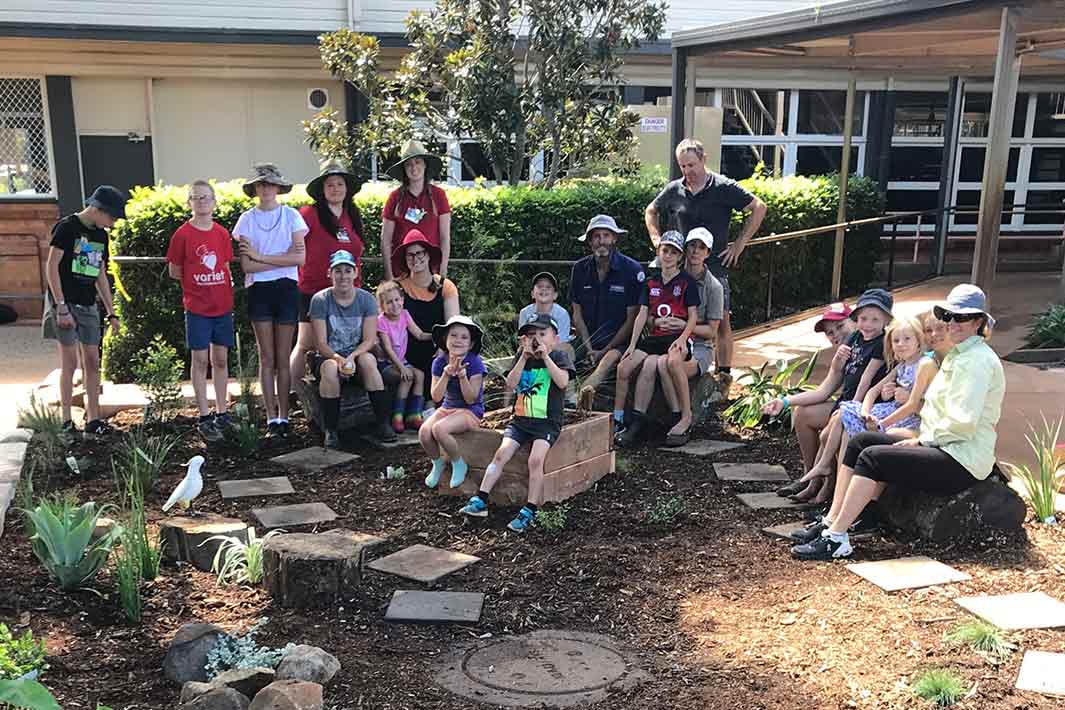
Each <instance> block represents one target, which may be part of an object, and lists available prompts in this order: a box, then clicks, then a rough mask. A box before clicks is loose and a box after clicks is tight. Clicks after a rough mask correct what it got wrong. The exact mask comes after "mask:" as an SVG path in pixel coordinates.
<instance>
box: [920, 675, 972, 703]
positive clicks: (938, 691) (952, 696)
mask: <svg viewBox="0 0 1065 710" xmlns="http://www.w3.org/2000/svg"><path fill="white" fill-rule="evenodd" d="M966 690H967V688H966V686H965V682H964V681H962V679H961V678H959V677H958V676H957V675H955V674H954V673H953V672H951V671H949V670H946V669H944V668H934V669H932V670H928V671H925V672H924V673H922V674H921V675H920V676H918V677H917V680H916V682H914V684H913V692H914V693H916V694H917V696H918V697H920V698H922V699H924V700H929V701H931V702H933V703H935V704H936V705H938V706H940V707H946V706H947V705H953V704H954V703H956V702H958V701H959V700H961V698H962V696H963V695H965V692H966Z"/></svg>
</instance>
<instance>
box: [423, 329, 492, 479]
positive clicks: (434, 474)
mask: <svg viewBox="0 0 1065 710" xmlns="http://www.w3.org/2000/svg"><path fill="white" fill-rule="evenodd" d="M483 337H484V334H483V332H482V331H481V329H480V328H479V327H478V326H477V324H476V323H474V322H473V321H472V320H470V319H469V318H467V317H466V316H452V317H451V318H448V320H447V323H444V324H443V325H435V326H433V342H434V343H435V344H436V347H437V348H439V349H440V350H443V351H444V354H443V355H437V356H436V359H434V360H433V382H432V387H431V388H430V390H429V394H430V395H431V396H432V398H433V401H434V402H439V401H440V400H443V404H441V405H440V406H439V407H438V408H437V409H436V411H434V412H433V414H432V416H430V417H429V418H428V419H426V420H425V423H424V424H422V426H421V429H419V430H418V440H419V441H420V442H421V445H422V448H423V449H425V453H427V454H429V458H431V459H432V461H433V468H432V470H430V471H429V475H428V476H426V477H425V485H426V486H428V487H429V488H436V485H437V484H438V483H440V476H441V475H442V474H443V473H444V466H445V465H447V461H448V460H450V461H451V484H450V485H451V487H452V488H458V487H459V486H460V485H462V482H463V481H464V480H466V469H467V465H466V461H465V460H463V458H462V454H461V452H460V451H459V445H458V442H457V441H455V435H456V434H461V433H462V432H464V431H470V430H471V429H476V428H477V427H479V426H480V425H481V419H482V418H483V417H484V373H485V372H487V369H486V368H485V366H484V361H483V360H481V358H480V356H479V353H480V352H481V341H482V339H483Z"/></svg>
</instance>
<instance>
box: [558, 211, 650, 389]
mask: <svg viewBox="0 0 1065 710" xmlns="http://www.w3.org/2000/svg"><path fill="white" fill-rule="evenodd" d="M621 234H625V230H624V229H621V228H620V227H618V225H617V222H615V221H614V218H613V217H610V216H608V215H603V214H600V215H596V216H595V217H592V219H591V220H590V221H589V222H588V228H587V229H586V230H584V236H581V237H578V239H579V241H582V242H583V241H587V242H588V245H589V246H590V247H591V249H592V253H591V255H589V256H586V257H584V258H583V259H581V260H580V261H578V262H577V263H576V264H574V265H573V274H572V276H571V278H570V294H569V297H570V303H571V304H572V305H573V327H574V328H575V329H576V331H577V338H578V343H579V345H580V346H582V350H583V356H584V357H585V358H586V359H587V362H588V366H589V367H592V368H594V370H593V372H592V374H591V375H589V376H588V377H587V378H586V379H585V380H584V386H583V387H581V392H580V401H581V406H583V407H586V408H591V405H592V400H593V399H594V397H595V388H596V387H597V386H598V385H599V383H600V382H602V381H603V379H604V378H605V377H606V376H607V375H608V374H610V372H611V370H613V369H614V368H615V367H617V364H618V360H620V359H621V353H622V351H623V350H624V349H625V346H626V345H628V342H629V336H630V335H631V334H632V323H633V321H634V320H635V319H636V310H637V308H638V306H639V299H640V288H641V286H642V285H643V281H644V273H643V267H642V266H640V264H639V262H637V261H636V260H634V259H630V258H629V257H627V256H625V255H624V254H622V253H621V252H619V251H618V250H617V248H616V245H617V239H618V236H619V235H621Z"/></svg>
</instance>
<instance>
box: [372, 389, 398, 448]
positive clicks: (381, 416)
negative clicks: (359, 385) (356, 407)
mask: <svg viewBox="0 0 1065 710" xmlns="http://www.w3.org/2000/svg"><path fill="white" fill-rule="evenodd" d="M367 394H368V395H370V404H372V405H373V413H374V418H375V419H376V420H377V426H376V428H375V430H374V435H375V436H376V437H377V440H378V441H395V440H396V432H395V431H394V430H393V429H392V395H391V394H389V392H388V390H377V391H375V392H367Z"/></svg>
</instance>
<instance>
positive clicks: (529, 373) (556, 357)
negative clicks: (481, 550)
mask: <svg viewBox="0 0 1065 710" xmlns="http://www.w3.org/2000/svg"><path fill="white" fill-rule="evenodd" d="M518 336H519V339H520V341H521V351H520V352H519V353H518V356H517V357H516V358H515V360H514V366H513V367H512V368H511V370H510V372H509V373H508V374H507V388H508V389H512V390H514V391H515V392H514V417H513V419H511V422H510V425H509V426H507V429H506V431H505V432H504V433H503V443H502V444H500V445H499V449H498V450H497V451H496V455H495V457H493V459H492V463H490V464H488V467H487V468H486V469H485V472H484V479H483V480H482V481H481V489H480V492H479V493H478V494H477V495H475V496H473V497H472V498H470V500H469V501H468V502H467V503H466V505H465V506H463V508H462V511H461V512H462V513H463V514H465V515H469V516H473V517H478V518H483V517H486V516H487V515H488V495H489V494H490V493H491V492H492V487H493V486H495V484H496V482H497V481H499V477H500V475H502V473H503V467H504V466H506V464H507V462H508V461H510V459H511V458H512V457H513V456H514V454H515V453H516V452H517V451H518V449H519V448H521V447H522V446H524V445H525V443H526V442H532V450H531V451H530V452H529V502H528V503H526V504H525V505H524V506H523V507H522V509H521V510H519V511H518V515H517V517H515V518H514V519H513V520H511V521H510V524H509V525H507V527H508V528H510V529H511V530H513V531H514V532H525V531H526V530H527V529H528V528H529V526H530V525H532V522H533V519H534V518H535V517H536V509H537V507H538V506H539V505H540V504H541V503H542V502H543V490H544V459H546V458H547V452H548V449H550V448H551V445H552V444H554V443H555V442H556V441H558V436H559V434H560V433H561V432H562V421H563V409H564V399H565V396H566V386H567V385H568V384H569V380H570V378H571V377H572V376H573V375H574V374H575V372H576V370H575V368H574V366H573V360H571V359H570V356H569V355H568V354H566V353H565V352H564V351H562V350H559V349H558V345H559V340H558V324H557V323H556V322H555V320H554V319H553V318H552V317H551V316H550V315H548V314H546V313H533V314H532V316H531V317H530V318H529V319H528V320H526V321H525V322H524V323H522V325H521V327H520V328H519V329H518Z"/></svg>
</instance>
